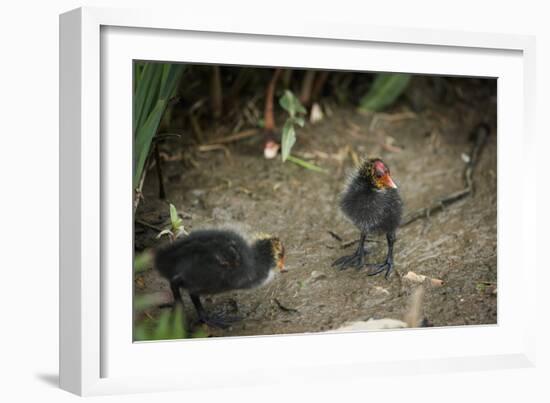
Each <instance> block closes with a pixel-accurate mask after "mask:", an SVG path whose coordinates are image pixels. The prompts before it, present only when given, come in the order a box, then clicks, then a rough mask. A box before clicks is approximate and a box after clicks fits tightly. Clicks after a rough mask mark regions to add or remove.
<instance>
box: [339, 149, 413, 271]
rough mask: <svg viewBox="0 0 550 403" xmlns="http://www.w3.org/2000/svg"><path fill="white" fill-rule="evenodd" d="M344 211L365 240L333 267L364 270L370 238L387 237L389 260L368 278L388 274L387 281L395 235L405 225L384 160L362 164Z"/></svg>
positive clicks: (344, 200)
mask: <svg viewBox="0 0 550 403" xmlns="http://www.w3.org/2000/svg"><path fill="white" fill-rule="evenodd" d="M340 208H341V210H342V212H343V213H344V215H345V216H346V217H347V218H348V219H349V220H350V221H351V222H353V224H355V226H357V228H359V230H360V231H361V238H360V239H359V245H358V247H357V250H356V251H355V253H354V254H353V255H351V256H343V257H341V258H339V259H337V260H336V261H334V263H333V264H332V265H333V266H336V267H338V268H339V269H340V270H343V269H346V268H348V267H355V268H357V269H360V268H362V267H363V266H364V265H365V255H366V253H367V251H366V249H365V247H364V244H365V240H366V238H367V234H375V235H376V234H386V238H387V242H388V253H387V256H386V260H385V262H384V263H382V264H377V265H371V268H370V270H369V272H368V275H370V276H373V275H376V274H378V273H381V272H383V271H385V272H386V274H385V277H386V279H387V278H388V276H389V274H390V273H391V271H392V269H393V244H394V243H395V240H396V236H395V231H396V229H397V227H398V226H399V223H400V221H401V214H402V209H403V204H402V202H401V197H400V196H399V192H398V191H397V186H396V184H395V183H394V182H393V180H392V178H391V176H390V170H389V168H388V167H387V165H386V164H385V163H384V162H383V161H382V160H381V159H379V158H375V159H367V160H364V161H363V162H362V163H361V165H360V166H359V168H358V169H357V170H356V171H355V172H354V174H353V175H352V176H351V177H350V180H349V181H348V184H347V186H346V188H345V190H344V192H343V194H342V197H341V199H340ZM372 266H373V267H372Z"/></svg>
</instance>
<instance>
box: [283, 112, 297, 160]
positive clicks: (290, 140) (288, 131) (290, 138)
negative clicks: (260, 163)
mask: <svg viewBox="0 0 550 403" xmlns="http://www.w3.org/2000/svg"><path fill="white" fill-rule="evenodd" d="M294 143H296V131H295V130H294V125H293V124H292V120H291V119H287V121H286V123H285V125H284V126H283V140H282V142H281V155H282V157H283V162H285V161H286V159H287V158H288V156H289V155H290V150H291V149H292V146H293V145H294Z"/></svg>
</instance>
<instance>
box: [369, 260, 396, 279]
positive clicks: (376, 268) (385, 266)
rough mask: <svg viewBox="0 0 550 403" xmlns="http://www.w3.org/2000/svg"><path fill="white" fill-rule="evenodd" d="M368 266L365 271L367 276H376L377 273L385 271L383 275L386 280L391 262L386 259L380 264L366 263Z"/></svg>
mask: <svg viewBox="0 0 550 403" xmlns="http://www.w3.org/2000/svg"><path fill="white" fill-rule="evenodd" d="M368 267H369V271H368V272H367V275H368V276H376V275H377V274H380V273H382V272H383V271H385V272H386V274H385V275H384V278H385V279H386V280H388V278H389V276H390V273H391V272H392V270H393V262H392V261H389V260H388V261H386V262H385V263H382V264H377V265H376V264H375V265H368Z"/></svg>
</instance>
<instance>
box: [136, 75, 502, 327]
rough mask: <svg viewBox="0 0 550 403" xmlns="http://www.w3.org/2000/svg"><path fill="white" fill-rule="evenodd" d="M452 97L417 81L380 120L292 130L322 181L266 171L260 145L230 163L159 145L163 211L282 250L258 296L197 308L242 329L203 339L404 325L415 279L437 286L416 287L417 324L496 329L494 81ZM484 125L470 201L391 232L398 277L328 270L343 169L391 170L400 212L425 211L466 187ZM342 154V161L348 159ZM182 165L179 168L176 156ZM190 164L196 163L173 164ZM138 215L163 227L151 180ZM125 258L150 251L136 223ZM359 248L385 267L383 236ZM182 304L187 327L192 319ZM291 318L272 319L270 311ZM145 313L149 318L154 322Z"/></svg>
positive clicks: (231, 148)
mask: <svg viewBox="0 0 550 403" xmlns="http://www.w3.org/2000/svg"><path fill="white" fill-rule="evenodd" d="M448 85H449V86H451V87H452V89H453V91H452V96H449V95H448V94H447V95H446V96H444V97H442V96H441V94H440V92H438V91H439V90H437V89H434V88H432V87H430V85H429V84H428V83H427V82H426V81H423V80H422V79H421V78H415V79H414V80H413V82H412V85H411V87H410V88H409V90H408V91H407V96H406V97H404V98H403V99H402V100H401V101H400V102H399V103H398V104H396V105H395V106H394V107H392V108H391V109H390V110H388V111H386V112H385V113H384V114H369V115H365V114H359V113H358V112H356V111H355V110H354V109H353V108H351V107H348V108H337V107H333V108H332V114H331V116H327V117H325V119H324V120H322V121H321V122H320V123H318V124H315V125H312V124H309V125H307V126H306V127H305V128H304V129H300V130H299V131H298V140H297V143H296V145H295V147H294V149H293V154H295V155H296V156H298V157H304V158H308V159H310V160H313V161H314V162H315V163H316V164H318V165H319V166H322V167H323V168H325V169H326V170H327V173H326V174H323V173H317V172H313V171H308V170H305V169H303V168H301V167H298V166H296V165H294V164H292V163H290V162H286V163H284V164H283V163H282V162H281V160H280V157H279V158H277V159H276V160H266V159H264V158H263V155H262V146H263V140H262V136H261V135H258V136H254V137H251V138H249V139H246V140H242V141H239V142H235V143H231V144H228V145H227V152H224V151H223V150H214V151H210V152H198V151H195V152H193V151H191V152H188V151H186V152H183V151H182V150H181V147H179V146H177V144H176V145H175V144H174V142H168V141H167V142H166V143H165V144H164V146H163V155H164V156H165V157H166V158H165V161H164V162H163V167H164V171H165V172H164V175H165V178H166V179H165V182H166V191H167V200H168V201H170V202H171V203H173V204H174V205H175V206H176V207H177V208H178V211H180V212H182V213H183V214H182V215H183V220H184V225H185V228H186V229H187V230H188V231H193V230H194V229H197V228H205V227H217V226H221V225H223V226H227V225H232V226H235V227H238V228H240V229H241V230H244V231H247V232H249V233H253V232H260V231H261V232H267V233H271V234H273V235H278V236H279V237H280V238H281V239H282V241H283V242H284V244H285V247H286V251H287V258H286V263H287V268H288V269H289V271H288V272H287V273H282V274H279V275H278V276H277V277H276V278H275V280H273V281H272V282H271V283H270V284H268V285H267V286H265V287H263V288H259V289H256V290H251V291H239V292H231V293H226V294H221V295H216V296H208V297H205V298H204V305H205V308H206V309H207V310H208V311H214V312H227V313H228V314H231V315H235V314H238V315H240V316H243V317H244V319H243V320H242V321H241V322H238V323H236V324H234V325H233V326H231V328H229V329H226V330H217V329H212V330H211V334H212V335H214V336H237V335H261V334H281V333H297V332H300V333H301V332H318V331H326V330H330V329H335V328H338V327H339V326H341V325H342V324H344V323H345V322H349V321H356V320H366V319H368V318H395V319H402V318H403V315H404V314H405V312H406V311H407V309H408V306H409V300H410V298H409V296H410V294H411V291H412V290H413V289H414V288H415V287H417V286H418V284H417V283H415V282H412V281H410V280H408V279H406V278H402V276H405V275H406V274H407V273H408V272H410V271H412V272H414V273H416V274H418V275H424V276H427V277H428V278H434V279H440V280H443V282H444V283H443V285H442V286H435V285H432V284H431V283H430V281H429V280H426V282H425V286H426V292H425V296H424V302H423V305H422V311H423V312H422V313H423V316H424V317H425V318H427V319H428V320H429V321H430V322H431V323H433V325H434V326H455V325H474V324H476V325H479V324H494V323H496V321H497V294H496V281H497V254H496V253H497V252H496V251H497V249H496V248H497V207H496V206H497V176H496V172H497V171H496V170H497V136H496V133H495V128H496V89H495V87H496V84H495V85H494V86H487V85H480V84H479V81H477V80H464V79H454V80H451V81H449V84H448ZM481 121H485V122H487V123H489V124H490V125H491V127H492V128H493V130H492V132H491V136H490V138H489V140H488V143H487V145H486V147H485V148H484V149H483V151H482V154H481V157H480V160H479V164H478V166H477V167H476V169H475V172H474V177H473V180H474V184H475V193H474V195H473V196H470V197H467V198H466V199H464V200H461V201H459V202H457V203H454V204H452V205H450V206H448V207H447V208H445V209H444V210H443V211H441V212H438V213H434V214H433V215H432V216H431V217H429V218H425V219H420V220H417V221H415V222H413V223H411V224H410V225H407V226H405V227H402V228H400V230H399V231H398V234H397V237H398V240H397V243H396V246H395V269H396V270H395V271H394V273H393V274H392V276H391V277H390V278H389V280H385V279H384V277H383V276H382V275H379V276H374V277H369V276H367V275H366V271H365V270H363V271H357V270H355V269H348V270H345V271H337V270H335V269H334V268H332V267H331V263H332V262H333V261H334V260H335V259H336V258H338V257H340V256H342V255H343V254H350V253H351V252H352V250H353V247H354V246H352V247H350V248H347V249H343V248H342V243H343V242H341V241H339V240H338V239H336V238H335V237H334V236H332V235H331V234H330V233H329V231H332V232H333V233H335V234H337V235H338V236H339V237H341V238H342V239H343V241H344V243H345V242H347V241H351V240H354V239H357V238H358V235H359V233H358V230H357V229H356V228H355V227H353V225H351V224H350V223H349V222H347V221H346V219H345V218H344V217H343V215H342V214H341V213H340V212H339V210H338V197H339V193H340V192H341V190H342V188H343V185H344V183H345V178H346V175H347V174H348V173H349V171H350V170H351V169H352V168H353V166H354V165H353V164H354V163H353V158H352V154H353V153H355V154H356V155H357V156H359V157H360V158H361V157H363V156H367V155H368V156H370V157H373V156H379V157H381V158H383V159H384V161H385V162H386V163H387V164H388V165H389V167H390V169H391V172H392V177H393V178H394V180H395V181H396V183H397V184H398V186H399V190H400V193H401V196H402V198H403V200H404V205H405V213H404V214H405V216H406V215H407V212H409V211H414V210H416V209H419V208H422V207H427V206H429V205H430V204H432V203H433V202H435V201H437V200H438V199H440V198H442V197H445V196H446V195H448V194H450V193H452V192H455V191H457V190H460V189H462V188H463V187H464V184H463V176H462V175H463V170H464V166H465V161H464V156H463V154H467V153H469V151H470V149H471V143H470V142H469V139H468V135H469V132H470V131H471V129H472V128H473V127H474V126H475V125H476V124H477V123H479V122H481ZM349 150H352V151H353V152H349ZM182 155H185V156H186V157H185V158H183V159H182V158H181V157H182ZM187 158H191V159H192V160H193V161H194V165H195V166H193V165H190V164H184V162H183V161H184V160H186V159H187ZM143 194H144V200H143V201H142V202H141V204H140V206H139V209H138V212H137V214H136V218H137V219H139V220H140V221H145V222H148V223H150V224H153V225H156V226H160V227H163V226H165V225H167V223H168V222H169V218H168V205H167V202H165V201H160V200H159V199H158V182H157V177H156V175H155V171H154V170H151V171H150V172H149V174H148V176H147V180H146V183H145V186H144V191H143ZM135 228H136V242H135V247H136V251H140V250H143V249H144V248H146V247H151V246H154V245H155V244H158V242H159V241H158V240H156V239H155V236H156V234H157V232H156V231H154V230H152V229H151V228H149V227H147V226H144V225H140V224H139V223H136V227H135ZM377 240H378V241H379V242H375V243H370V244H369V246H370V248H371V251H372V253H371V254H370V255H369V257H368V260H369V262H373V263H378V262H382V261H383V259H384V257H385V253H386V243H385V238H384V237H380V238H378V239H377ZM135 289H136V293H139V294H141V293H149V292H153V291H159V290H169V287H168V284H167V283H166V282H165V281H164V280H163V279H161V278H160V277H159V276H158V274H157V273H156V272H154V271H153V270H148V271H147V272H145V274H143V275H141V276H139V277H138V278H137V279H136V287H135ZM184 298H185V301H184V303H185V309H186V314H187V317H188V318H190V319H194V318H196V315H195V312H194V310H193V307H192V304H191V302H190V300H189V299H188V298H187V296H185V297H184ZM280 305H282V306H283V307H286V308H291V310H290V311H289V310H285V309H282V308H281V306H280ZM155 314H156V313H155V312H154V311H153V312H151V315H155Z"/></svg>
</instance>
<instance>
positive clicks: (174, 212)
mask: <svg viewBox="0 0 550 403" xmlns="http://www.w3.org/2000/svg"><path fill="white" fill-rule="evenodd" d="M179 220H180V218H179V217H178V211H177V210H176V207H175V206H174V205H173V204H172V203H170V222H171V223H172V228H175V227H176V225H175V224H176V223H177V222H178V221H179Z"/></svg>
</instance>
